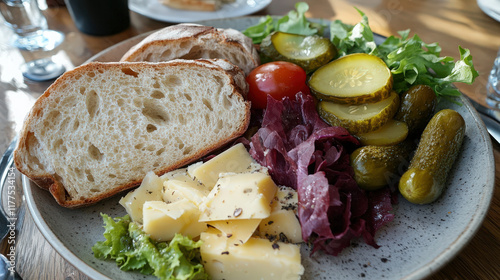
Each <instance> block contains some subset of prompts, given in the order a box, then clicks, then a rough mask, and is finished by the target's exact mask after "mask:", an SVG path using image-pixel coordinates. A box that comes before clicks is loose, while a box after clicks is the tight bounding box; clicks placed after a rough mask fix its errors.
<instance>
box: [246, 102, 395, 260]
mask: <svg viewBox="0 0 500 280" xmlns="http://www.w3.org/2000/svg"><path fill="white" fill-rule="evenodd" d="M267 104H268V105H267V108H266V110H265V111H264V112H263V114H264V115H263V117H262V116H260V117H259V116H257V117H255V119H258V120H259V122H261V124H260V129H259V130H258V131H257V133H256V134H255V135H253V136H252V138H251V140H250V143H249V144H250V154H251V155H252V157H253V158H254V159H255V160H257V162H259V163H260V164H261V165H263V166H266V167H267V168H268V169H269V173H270V174H271V176H272V177H273V179H274V181H275V182H276V183H277V184H279V185H286V186H289V187H292V188H294V189H296V190H297V193H298V197H299V209H298V215H299V220H300V223H301V226H302V236H303V238H304V241H306V242H311V243H312V244H313V245H314V246H313V253H314V252H316V251H318V250H323V251H325V252H326V253H327V254H331V255H338V254H339V253H340V252H341V251H342V250H343V249H344V248H346V247H348V246H350V244H351V240H352V239H354V238H358V237H362V238H363V239H364V240H365V242H366V243H367V244H369V245H371V246H373V247H375V248H378V245H377V244H376V242H375V240H374V235H375V232H376V231H377V230H378V229H379V228H380V227H381V226H383V225H384V224H385V223H387V222H389V221H392V219H393V218H394V216H393V214H392V213H391V211H392V204H391V193H390V191H389V189H388V188H384V189H382V190H379V191H376V192H365V191H364V190H362V189H360V188H359V187H358V185H357V184H356V181H355V180H354V178H353V170H352V167H351V166H350V163H349V153H350V152H352V151H353V149H354V148H356V147H357V146H358V145H359V142H358V140H357V139H356V138H354V137H353V136H351V135H350V134H349V132H348V131H347V130H346V129H344V128H342V127H332V126H330V125H328V124H326V123H325V122H324V121H323V120H321V118H320V117H319V115H318V113H317V111H316V108H315V103H314V99H313V98H312V97H311V96H310V95H307V94H302V93H298V94H297V96H296V100H290V99H288V98H285V99H283V100H282V101H276V100H275V99H273V98H268V100H267Z"/></svg>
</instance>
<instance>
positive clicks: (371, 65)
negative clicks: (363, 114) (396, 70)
mask: <svg viewBox="0 0 500 280" xmlns="http://www.w3.org/2000/svg"><path fill="white" fill-rule="evenodd" d="M392 83H393V79H392V73H391V70H390V69H389V68H388V67H387V65H386V64H385V62H384V61H383V60H382V59H380V58H378V57H376V56H374V55H369V54H365V53H356V54H350V55H346V56H343V57H341V58H338V59H336V60H334V61H332V62H330V63H328V64H326V65H324V66H322V67H320V68H319V69H318V70H316V71H315V72H314V73H313V74H312V75H311V78H310V79H309V87H310V88H311V92H312V93H313V94H314V95H316V97H317V98H319V99H322V100H330V101H335V102H337V103H344V104H360V103H368V102H377V101H380V100H382V99H385V98H387V97H388V96H389V94H390V92H391V90H392Z"/></svg>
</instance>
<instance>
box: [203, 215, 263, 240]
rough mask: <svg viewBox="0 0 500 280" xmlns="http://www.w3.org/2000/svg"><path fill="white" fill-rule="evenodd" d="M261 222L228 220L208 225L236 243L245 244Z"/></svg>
mask: <svg viewBox="0 0 500 280" xmlns="http://www.w3.org/2000/svg"><path fill="white" fill-rule="evenodd" d="M261 221H262V220H261V219H250V220H226V221H211V222H208V224H209V225H211V226H213V227H215V228H216V229H218V230H220V231H221V232H222V233H224V235H225V236H226V237H227V238H231V239H233V240H234V242H235V243H240V244H243V243H245V242H247V241H248V239H250V237H252V235H253V234H254V233H255V230H256V229H257V227H258V226H259V224H260V223H261Z"/></svg>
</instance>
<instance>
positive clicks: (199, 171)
mask: <svg viewBox="0 0 500 280" xmlns="http://www.w3.org/2000/svg"><path fill="white" fill-rule="evenodd" d="M253 162H254V160H253V158H252V157H251V156H250V154H249V153H248V151H247V150H246V148H245V146H243V144H241V143H240V144H237V145H234V146H233V147H231V148H229V149H227V150H226V151H224V152H222V153H220V154H219V155H217V156H215V157H214V158H212V159H210V160H209V161H207V162H205V163H203V164H201V165H199V166H197V167H193V168H192V170H189V172H190V174H191V175H192V176H194V178H196V180H199V181H200V182H201V183H202V184H203V185H205V186H206V187H207V188H209V189H212V188H213V187H214V186H215V183H216V182H217V180H218V179H219V174H220V173H241V172H245V171H248V170H249V168H250V164H251V163H253Z"/></svg>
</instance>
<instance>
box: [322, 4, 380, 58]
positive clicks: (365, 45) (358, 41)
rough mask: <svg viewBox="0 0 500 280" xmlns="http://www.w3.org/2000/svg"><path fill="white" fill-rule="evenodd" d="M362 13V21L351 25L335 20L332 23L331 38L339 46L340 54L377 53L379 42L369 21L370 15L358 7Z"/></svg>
mask: <svg viewBox="0 0 500 280" xmlns="http://www.w3.org/2000/svg"><path fill="white" fill-rule="evenodd" d="M356 10H357V11H358V13H359V14H360V15H361V18H362V19H361V21H360V22H359V23H357V24H356V25H349V24H345V23H343V22H341V21H340V20H335V21H332V22H331V23H330V40H331V41H332V43H333V44H334V45H335V46H336V47H337V50H338V52H339V56H344V55H346V54H351V53H369V54H374V55H376V54H377V52H378V50H377V44H376V43H375V40H374V36H373V32H372V30H371V28H370V25H369V23H368V17H367V16H366V15H365V14H364V13H363V12H362V11H360V10H359V9H357V8H356Z"/></svg>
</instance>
